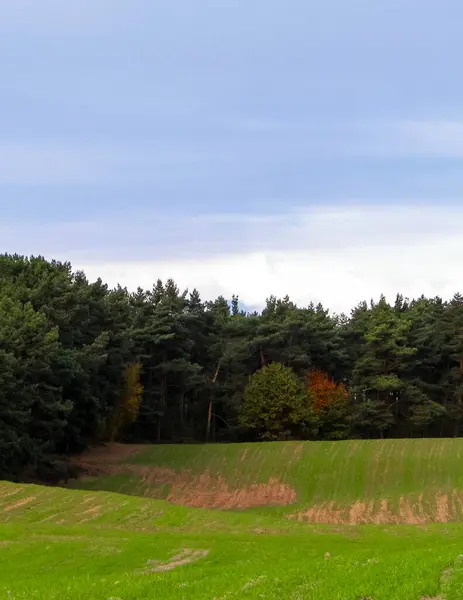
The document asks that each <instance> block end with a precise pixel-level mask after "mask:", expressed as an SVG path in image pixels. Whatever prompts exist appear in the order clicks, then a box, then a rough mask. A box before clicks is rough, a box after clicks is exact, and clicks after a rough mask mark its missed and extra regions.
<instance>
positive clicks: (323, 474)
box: [72, 439, 463, 524]
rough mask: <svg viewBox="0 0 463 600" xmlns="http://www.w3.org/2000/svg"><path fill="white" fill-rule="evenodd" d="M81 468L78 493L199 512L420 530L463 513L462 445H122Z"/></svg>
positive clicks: (89, 457)
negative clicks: (103, 493)
mask: <svg viewBox="0 0 463 600" xmlns="http://www.w3.org/2000/svg"><path fill="white" fill-rule="evenodd" d="M78 462H79V463H80V464H81V466H83V467H84V469H85V471H86V476H84V477H83V478H82V479H80V480H78V481H77V482H73V483H72V486H74V487H79V488H84V489H93V490H109V491H117V492H121V493H125V494H131V495H138V496H146V497H151V498H158V499H166V500H168V501H170V502H172V503H174V504H179V505H186V506H190V507H205V508H221V509H244V508H257V507H259V510H263V507H273V512H278V513H279V514H281V515H284V516H286V517H288V518H292V519H296V520H301V521H308V522H315V523H351V524H358V523H411V524H420V523H427V522H433V521H435V522H448V521H456V520H460V519H461V517H462V515H463V440H461V439H420V440H371V441H370V440H355V441H345V442H344V441H343V442H275V443H261V444H229V445H208V446H204V445H177V446H175V445H165V446H124V445H117V444H115V445H110V446H107V447H102V448H98V449H95V450H93V451H92V452H89V453H87V454H85V455H83V456H81V457H80V458H79V460H78ZM278 507H279V508H278ZM266 510H268V509H266Z"/></svg>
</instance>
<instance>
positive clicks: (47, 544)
mask: <svg viewBox="0 0 463 600" xmlns="http://www.w3.org/2000/svg"><path fill="white" fill-rule="evenodd" d="M462 449H463V440H462V441H461V442H460V441H459V440H419V441H385V442H360V441H359V442H338V443H326V444H325V443H313V444H309V443H307V444H298V443H281V444H279V443H275V444H255V445H227V446H225V445H224V446H207V447H206V446H158V447H154V446H152V447H149V446H148V447H144V448H138V447H137V448H134V449H132V448H127V447H120V446H114V447H111V448H109V449H108V450H106V451H105V450H98V451H95V452H93V453H91V454H90V455H89V456H86V457H83V458H82V463H83V464H86V465H87V466H88V467H89V469H90V470H91V471H92V472H93V476H92V477H89V478H82V479H81V480H79V481H78V482H73V484H72V485H73V487H77V486H78V487H81V488H87V489H69V488H56V487H43V486H34V485H23V484H21V485H16V484H11V483H0V598H8V599H9V600H14V599H24V600H25V599H27V600H29V599H30V600H48V599H50V600H84V599H85V600H87V599H90V600H144V599H147V600H148V599H155V598H159V599H163V600H171V599H179V600H180V599H185V600H186V599H198V600H202V599H207V600H233V599H242V598H244V599H245V598H255V599H258V598H259V599H269V600H270V599H276V598H278V600H285V599H290V600H422V599H427V600H428V599H429V600H437V599H439V600H444V599H445V600H461V599H462V598H463V523H460V514H461V513H460V507H459V499H460V494H463V468H462V467H461V466H460V464H461V460H460V459H461V456H460V454H461V452H462ZM132 450H136V452H133V451H132ZM194 486H196V487H194ZM90 488H91V489H90ZM105 489H106V490H113V491H102V490H105ZM114 490H120V491H122V492H124V493H122V494H120V493H116V492H115V491H114ZM272 490H273V491H272ZM136 494H140V496H139V497H137V495H136ZM163 498H164V499H163ZM165 498H170V500H171V501H170V502H169V501H167V500H166V499H165ZM443 498H446V504H445V501H444V500H443ZM182 501H183V502H184V504H188V505H189V506H186V505H182ZM384 502H387V511H386V509H385V508H384ZM278 503H280V504H278ZM199 506H206V507H208V508H200V507H199ZM211 506H217V508H211ZM246 506H247V508H246ZM314 507H315V508H316V507H318V508H316V509H314ZM322 507H325V508H324V509H323V510H322ZM381 507H383V509H382V508H381ZM225 508H228V510H225ZM412 509H413V510H412ZM381 510H382V512H381ZM311 511H312V512H311ZM317 511H318V512H317ZM362 511H363V512H362ZM295 514H303V515H304V518H300V519H298V518H288V517H289V516H291V515H295ZM418 517H419V518H418ZM323 519H325V521H326V522H322V521H323ZM310 521H312V522H310ZM437 521H441V522H437Z"/></svg>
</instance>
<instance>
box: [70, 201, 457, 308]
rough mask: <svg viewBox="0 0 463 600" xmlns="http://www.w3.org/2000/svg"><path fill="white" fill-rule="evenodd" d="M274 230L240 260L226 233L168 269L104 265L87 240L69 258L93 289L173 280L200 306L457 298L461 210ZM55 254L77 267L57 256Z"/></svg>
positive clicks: (337, 214) (308, 217) (341, 218)
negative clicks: (196, 295) (203, 302)
mask: <svg viewBox="0 0 463 600" xmlns="http://www.w3.org/2000/svg"><path fill="white" fill-rule="evenodd" d="M244 221H245V217H243V222H244ZM208 222H209V223H210V225H211V227H213V226H214V225H213V224H212V223H211V219H209V221H208ZM279 222H280V226H279V228H276V227H275V220H274V219H269V218H264V219H262V220H261V222H260V223H259V222H258V221H255V222H254V225H253V227H254V231H255V233H256V235H257V236H258V240H259V247H256V246H253V245H252V244H251V245H250V244H247V245H246V243H244V244H243V246H242V249H241V250H239V249H236V248H234V249H233V250H232V251H230V250H227V243H226V242H227V239H228V238H227V233H226V231H225V232H224V234H223V235H224V236H225V239H224V240H222V244H221V245H220V244H219V245H217V241H216V242H215V243H210V246H209V252H208V255H205V254H200V253H196V252H195V245H194V242H192V243H191V244H187V245H184V246H183V247H182V256H180V257H179V256H178V254H177V256H176V257H174V258H165V259H159V258H157V257H158V256H159V255H160V251H161V249H160V248H157V249H155V250H154V251H153V253H152V256H153V257H154V258H153V259H152V260H150V259H149V258H144V259H139V260H136V259H131V260H125V259H124V251H125V248H124V246H123V245H122V246H119V249H118V250H116V249H114V257H113V259H108V258H107V255H106V256H103V254H102V252H101V249H98V248H93V249H92V248H91V246H89V245H88V241H89V240H88V239H87V248H88V250H87V251H86V252H84V253H82V252H79V253H78V254H75V255H74V266H75V267H79V268H83V269H84V270H85V271H86V272H87V274H88V275H89V277H90V278H91V279H94V278H96V277H98V276H101V277H102V278H103V279H104V280H105V281H107V282H108V283H109V284H110V285H115V284H116V283H121V284H122V285H126V286H128V287H129V288H130V289H136V288H137V287H138V286H141V287H144V288H149V287H151V285H152V284H153V282H154V281H155V280H156V279H157V278H161V279H166V278H168V277H173V278H174V279H175V280H176V282H177V283H178V284H179V285H180V286H181V287H182V288H183V287H188V288H189V289H192V288H193V287H196V288H198V289H199V290H200V292H201V294H202V296H203V298H206V299H209V298H213V297H216V296H217V295H219V294H223V295H224V296H225V297H231V295H232V294H233V293H235V294H239V296H240V298H241V300H242V302H244V303H245V304H246V305H248V306H253V307H262V306H263V304H264V301H265V298H266V297H268V296H269V295H271V294H274V295H276V296H284V295H286V294H289V296H290V297H291V298H292V299H293V300H294V301H296V302H297V303H298V304H301V305H306V304H308V303H309V302H310V301H314V302H318V301H321V302H322V303H323V304H324V305H325V306H327V307H329V308H330V309H331V310H333V311H335V312H340V311H346V312H348V311H349V310H350V309H351V308H352V307H353V306H354V305H356V304H357V303H358V302H359V301H361V300H369V299H370V298H372V297H373V298H376V299H377V298H378V297H379V295H380V294H381V293H384V294H386V296H387V297H389V298H390V299H393V298H394V297H395V294H396V293H397V292H400V293H402V294H404V295H405V296H409V297H416V296H419V295H421V294H422V293H424V294H425V295H430V296H432V295H437V294H439V295H442V296H444V297H451V296H452V295H453V294H454V293H455V292H456V291H458V290H459V289H460V290H461V289H463V285H462V283H463V282H462V280H461V273H462V269H461V265H462V264H463V234H462V233H461V230H462V225H463V206H457V207H455V206H454V207H450V206H440V207H439V206H435V207H429V206H428V207H415V208H413V207H409V208H406V207H402V208H399V207H397V206H392V205H391V206H390V207H385V206H383V207H382V208H380V209H379V208H378V209H369V208H366V207H364V208H363V209H361V210H360V208H351V209H347V208H345V207H344V208H339V209H338V210H335V209H334V208H330V209H329V210H324V209H313V210H311V211H307V212H305V213H303V214H300V215H299V218H298V219H296V218H295V217H294V216H293V217H291V218H289V217H283V218H280V221H279ZM190 225H191V223H190ZM119 232H120V234H121V236H120V239H123V235H122V229H120V230H119ZM235 233H236V232H235ZM232 235H234V233H233V234H232ZM205 241H206V240H203V243H204V242H205ZM228 242H229V243H230V244H231V240H230V239H228ZM179 243H181V240H180V239H179ZM59 254H60V258H68V259H71V260H73V256H69V255H68V256H66V254H65V253H64V252H63V250H62V249H61V251H60V252H59ZM90 257H91V258H90Z"/></svg>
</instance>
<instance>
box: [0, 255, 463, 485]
mask: <svg viewBox="0 0 463 600" xmlns="http://www.w3.org/2000/svg"><path fill="white" fill-rule="evenodd" d="M462 429H463V297H462V296H461V295H460V294H455V296H454V297H453V298H452V299H449V300H444V299H442V298H439V297H435V298H426V297H424V296H421V297H420V298H417V299H412V300H410V299H406V298H403V297H402V296H400V295H398V296H397V297H396V299H395V302H394V303H392V304H391V303H388V302H387V300H386V299H385V298H384V297H381V298H380V299H379V300H378V301H375V302H373V301H370V302H362V303H361V304H359V305H358V306H356V307H354V308H353V309H352V311H351V314H350V315H344V314H341V315H334V314H330V312H329V311H328V310H327V309H326V308H325V307H323V306H322V305H321V304H318V305H316V306H315V305H313V304H310V305H309V306H307V307H298V306H296V304H294V303H293V302H292V301H291V300H290V299H289V298H288V297H285V298H281V299H278V298H275V297H270V298H268V299H267V301H266V305H265V308H264V309H263V310H262V311H261V312H260V313H258V312H253V313H249V312H245V311H243V310H241V309H240V305H239V300H238V298H237V297H233V298H231V299H229V300H228V299H225V298H223V297H218V298H216V299H215V300H213V301H203V300H202V299H201V297H200V294H199V292H198V291H197V290H192V291H186V290H180V289H179V288H178V286H177V285H176V284H175V282H174V281H173V280H171V279H169V280H167V281H165V282H162V281H157V282H156V283H155V284H154V286H153V288H152V289H149V290H143V289H141V288H139V289H138V290H137V291H136V292H129V291H128V290H127V289H125V288H122V287H117V288H115V289H110V288H108V286H107V285H105V284H104V283H103V281H102V280H101V279H99V280H97V281H96V282H89V281H88V279H87V278H86V276H85V274H84V273H83V272H81V271H76V272H74V271H73V269H72V267H71V265H70V264H69V263H62V262H58V261H47V260H45V259H44V258H43V257H30V258H28V257H23V256H19V255H8V254H4V255H1V256H0V476H1V477H4V478H11V479H14V478H19V477H26V476H28V475H32V474H34V475H37V476H39V477H43V478H47V477H51V476H52V474H54V473H61V472H65V470H66V468H67V467H66V464H67V463H66V457H67V456H68V455H70V454H72V453H75V452H79V451H82V450H84V449H85V448H87V447H88V446H89V445H92V444H95V443H98V442H104V441H108V440H125V441H146V442H153V443H156V442H176V443H180V442H229V441H241V440H257V439H313V440H316V439H323V440H326V439H347V438H377V437H381V438H382V437H420V436H433V437H436V436H438V437H449V436H451V437H456V436H460V435H461V433H462Z"/></svg>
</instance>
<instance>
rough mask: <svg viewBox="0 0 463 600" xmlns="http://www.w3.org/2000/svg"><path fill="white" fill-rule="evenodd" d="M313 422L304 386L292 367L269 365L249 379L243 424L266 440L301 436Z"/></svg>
mask: <svg viewBox="0 0 463 600" xmlns="http://www.w3.org/2000/svg"><path fill="white" fill-rule="evenodd" d="M312 420H313V413H312V411H311V408H310V404H309V402H308V400H307V395H306V393H305V390H304V386H303V384H302V383H301V381H300V380H299V379H298V378H297V376H296V374H295V373H294V372H293V370H292V369H290V368H289V367H285V366H284V365H282V364H281V363H277V362H274V363H271V364H269V365H265V366H264V367H262V368H261V369H259V371H257V372H256V373H255V374H254V375H252V376H251V378H250V379H249V383H248V385H247V386H246V389H245V391H244V397H243V406H242V412H241V422H242V424H243V425H244V426H245V427H248V428H249V429H252V430H254V431H255V432H256V433H257V434H258V436H259V437H261V438H264V439H284V438H288V437H293V436H297V435H300V432H301V430H303V429H304V427H306V426H309V424H310V422H311V421H312Z"/></svg>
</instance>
